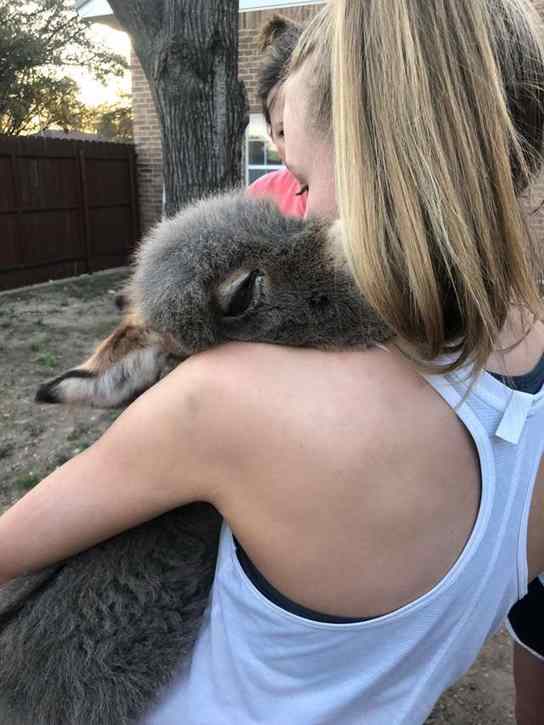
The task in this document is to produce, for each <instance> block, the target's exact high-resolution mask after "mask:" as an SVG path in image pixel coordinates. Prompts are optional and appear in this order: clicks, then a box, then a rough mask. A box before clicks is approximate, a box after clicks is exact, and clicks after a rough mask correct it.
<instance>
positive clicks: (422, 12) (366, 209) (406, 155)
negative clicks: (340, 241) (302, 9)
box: [293, 0, 544, 370]
mask: <svg viewBox="0 0 544 725" xmlns="http://www.w3.org/2000/svg"><path fill="white" fill-rule="evenodd" d="M319 23H320V24H321V27H320V35H321V37H322V38H323V36H324V35H326V36H327V41H326V42H320V41H319V38H318V37H317V34H316V33H315V28H316V27H317V21H316V23H314V26H313V27H314V32H313V36H311V35H307V36H306V37H303V38H302V40H301V45H300V46H299V52H298V53H297V54H296V55H295V58H294V60H293V64H294V67H295V68H296V67H297V66H299V65H300V64H301V63H302V62H303V61H304V60H305V59H307V58H308V57H310V56H311V55H313V56H314V60H315V62H316V63H318V64H319V65H320V66H321V65H324V66H326V67H332V74H331V77H330V81H329V84H330V87H331V88H332V128H333V132H334V141H335V151H336V173H337V197H338V204H339V211H340V217H341V219H342V221H343V224H344V227H345V252H346V256H347V259H348V261H349V264H350V267H351V270H352V272H353V275H354V277H355V279H356V281H357V283H358V285H359V287H360V289H361V292H362V293H363V294H364V296H365V298H366V299H367V300H368V302H369V303H370V304H371V305H372V306H373V307H374V308H375V310H376V311H377V312H378V314H379V315H380V316H381V317H382V318H383V320H384V321H385V322H386V323H387V324H388V325H389V326H390V328H391V329H392V331H393V332H394V333H395V334H396V336H397V344H398V345H399V347H400V349H402V350H403V351H404V352H405V353H406V354H408V355H409V356H410V357H411V358H412V359H413V360H414V361H415V362H416V363H418V364H419V365H420V366H422V367H424V368H426V369H432V370H437V369H440V370H444V369H453V368H454V367H457V366H458V365H461V364H463V363H464V362H465V361H467V360H468V361H470V362H472V363H474V365H475V367H476V368H477V369H478V368H481V367H483V366H484V364H485V362H486V360H487V358H488V357H489V355H490V354H491V352H492V351H493V349H494V346H495V344H496V341H497V337H498V335H499V332H500V330H501V328H502V327H503V325H504V323H505V320H506V316H507V313H508V310H509V308H510V307H511V305H518V306H520V307H521V308H523V309H525V310H527V311H530V312H532V313H533V314H534V315H537V316H540V314H541V300H540V294H539V284H538V282H539V275H540V274H541V271H542V265H541V261H540V254H539V250H538V249H537V247H536V245H534V244H533V242H532V240H531V237H530V234H529V232H528V229H527V225H526V223H525V220H524V217H523V213H522V210H521V206H520V203H519V199H518V196H519V193H520V192H521V191H522V190H523V189H524V188H525V187H526V186H527V185H528V184H529V181H530V179H531V176H532V175H533V174H534V173H535V172H536V171H537V170H538V169H539V168H540V163H541V159H540V150H541V145H542V135H543V127H544V116H543V110H542V100H543V97H544V96H543V94H544V90H543V84H544V50H543V46H542V41H541V36H540V20H539V17H538V15H537V14H536V11H535V10H534V9H533V8H532V6H531V5H530V3H529V2H528V1H527V0H478V2H475V0H432V1H430V0H389V1H388V0H335V2H334V3H331V5H330V6H329V8H328V9H326V10H325V12H324V13H323V14H322V15H321V17H320V20H319ZM324 28H326V30H327V32H326V33H323V29H324ZM311 32H312V29H309V31H308V34H310V33H311ZM322 81H323V79H322ZM325 82H326V81H325ZM323 91H324V88H323V85H322V87H321V90H320V91H319V93H320V94H321V93H322V92H323ZM321 115H323V113H322V114H321ZM452 351H455V352H456V353H457V359H456V362H455V363H454V364H451V365H449V366H442V367H441V366H440V365H438V364H437V363H436V358H437V357H438V356H440V355H441V354H443V353H446V352H452Z"/></svg>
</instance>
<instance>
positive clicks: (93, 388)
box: [36, 314, 181, 408]
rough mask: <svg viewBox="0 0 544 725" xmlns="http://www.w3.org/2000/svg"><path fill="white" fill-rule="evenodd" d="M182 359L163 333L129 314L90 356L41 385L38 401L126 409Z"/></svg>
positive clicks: (37, 396) (37, 394) (37, 395)
mask: <svg viewBox="0 0 544 725" xmlns="http://www.w3.org/2000/svg"><path fill="white" fill-rule="evenodd" d="M180 361H181V360H180V357H179V356H176V355H174V354H173V352H172V347H171V346H169V345H168V341H167V340H166V339H165V338H164V337H162V336H160V335H158V334H157V333H155V332H153V331H151V330H150V329H149V328H147V327H145V326H144V325H143V324H141V323H140V322H139V321H138V320H137V319H136V318H135V316H133V315H130V314H129V315H127V317H126V319H125V320H124V321H123V322H122V323H121V325H119V327H117V328H116V329H115V330H114V332H113V333H112V334H111V335H110V336H109V337H107V338H106V339H105V340H104V341H103V342H102V343H101V344H100V345H99V346H98V348H97V350H96V351H95V352H94V353H93V354H92V355H91V357H90V358H88V360H86V361H85V362H84V363H82V364H81V365H79V366H78V367H75V368H72V369H70V370H68V371H66V372H65V373H63V374H62V375H59V376H58V377H56V378H54V379H53V380H49V381H47V382H46V383H44V384H43V385H41V386H40V387H39V388H38V391H37V393H36V402H38V403H60V404H64V405H69V404H79V405H85V406H91V407H95V408H119V407H124V406H126V405H128V404H129V403H131V402H132V401H133V400H134V399H135V398H137V397H138V396H139V395H141V394H142V393H143V392H145V391H146V390H147V389H148V388H150V387H151V386H152V385H154V384H155V383H156V382H157V381H158V380H160V379H161V378H163V377H164V376H165V375H167V374H168V373H169V372H170V371H171V370H172V369H173V368H174V367H175V366H176V365H177V364H178V363H179V362H180Z"/></svg>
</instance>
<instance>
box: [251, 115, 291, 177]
mask: <svg viewBox="0 0 544 725" xmlns="http://www.w3.org/2000/svg"><path fill="white" fill-rule="evenodd" d="M282 166H283V164H282V162H281V159H280V156H279V154H278V152H277V149H276V147H275V146H274V144H273V143H272V141H270V138H269V137H268V133H267V129H266V121H265V120H264V116H263V115H262V114H260V113H252V114H251V116H250V120H249V126H248V127H247V130H246V183H247V184H252V183H253V182H254V181H255V180H256V179H258V178H260V177H261V176H263V175H264V174H268V172H269V171H275V170H276V169H280V168H281V167H282Z"/></svg>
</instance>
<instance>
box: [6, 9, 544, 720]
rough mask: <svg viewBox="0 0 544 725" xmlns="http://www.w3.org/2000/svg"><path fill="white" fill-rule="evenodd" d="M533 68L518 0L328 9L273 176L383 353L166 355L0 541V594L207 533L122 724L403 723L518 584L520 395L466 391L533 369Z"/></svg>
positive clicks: (313, 37)
mask: <svg viewBox="0 0 544 725" xmlns="http://www.w3.org/2000/svg"><path fill="white" fill-rule="evenodd" d="M316 27H317V30H316ZM542 58H543V56H542V52H541V49H540V45H539V40H538V34H537V26H536V18H535V16H534V13H532V11H531V8H530V6H529V5H528V4H527V3H526V2H522V1H521V0H481V1H478V2H474V0H466V1H463V0H433V1H432V2H431V1H430V0H390V1H388V0H335V1H334V2H331V3H330V5H329V6H328V8H327V9H326V11H325V13H324V14H323V16H322V17H321V18H320V19H319V21H318V23H317V26H313V28H311V29H310V30H309V31H308V33H307V35H306V36H305V37H304V39H303V42H302V45H301V46H300V54H299V57H298V59H296V60H295V66H294V69H293V75H292V77H291V78H290V79H289V81H288V83H287V86H286V108H285V118H284V123H285V133H286V153H287V163H288V165H289V168H292V169H293V170H295V171H296V173H297V175H298V177H299V180H300V181H301V182H302V183H304V184H307V185H308V187H309V198H308V203H309V206H310V209H311V210H312V212H313V213H314V214H325V215H332V216H335V215H336V213H337V209H336V204H335V191H336V198H337V199H338V210H339V214H340V219H341V225H339V229H338V233H339V235H341V236H342V238H343V239H344V245H345V252H346V258H347V260H348V263H349V264H350V266H351V268H352V270H353V274H354V276H355V278H356V279H357V281H358V283H359V285H360V287H361V291H362V293H363V294H365V295H366V296H367V297H368V299H369V300H370V301H371V303H372V304H373V305H374V306H375V308H376V309H377V310H378V312H379V313H380V314H381V315H382V317H383V318H384V320H386V322H387V323H388V324H389V325H390V326H391V328H392V330H393V331H394V333H395V340H394V344H391V345H390V346H389V348H388V349H382V348H379V349H378V348H374V349H371V350H367V351H364V352H361V351H349V352H328V353H326V352H318V351H311V350H298V349H288V348H279V347H270V346H267V345H245V344H244V345H242V344H236V345H227V346H225V347H223V348H221V349H218V350H214V351H211V352H209V353H205V354H202V355H199V356H196V357H194V358H191V359H190V360H189V361H188V362H187V363H184V364H183V365H181V366H180V367H179V368H177V369H176V370H175V371H174V372H173V373H172V374H171V375H170V376H168V377H167V378H166V379H164V380H163V381H162V382H161V383H159V384H158V385H157V386H155V387H154V388H153V389H152V390H151V391H150V392H149V393H147V394H146V395H144V396H143V397H142V398H141V399H139V400H138V401H136V403H134V404H133V405H132V406H131V407H130V408H129V409H128V410H127V411H126V412H125V414H124V415H123V416H121V418H120V419H119V420H118V421H117V422H116V423H115V424H114V425H113V426H112V428H111V429H110V430H109V431H108V432H107V433H106V434H105V436H104V437H103V438H102V439H101V440H100V441H98V443H96V444H95V446H93V447H92V448H91V449H89V450H88V451H87V452H85V453H83V454H81V455H80V456H78V457H77V458H75V459H73V460H72V461H70V462H69V463H67V464H66V465H65V466H64V467H63V468H61V469H59V470H58V471H57V472H55V473H54V474H52V476H50V477H49V478H48V479H46V480H45V481H44V482H42V484H40V486H38V487H37V488H36V489H35V490H34V491H33V492H31V493H30V494H28V495H27V496H26V497H25V498H24V499H23V500H22V501H21V502H20V503H19V504H16V505H15V506H14V507H13V508H12V509H11V510H10V511H8V512H7V513H6V514H5V515H4V516H3V517H2V518H0V580H1V579H8V578H10V577H11V576H15V575H17V574H19V573H20V572H21V571H24V570H26V569H33V568H38V567H40V566H43V565H44V564H46V563H48V562H50V561H53V560H55V559H59V558H62V557H65V556H67V555H68V554H71V553H73V552H74V551H76V550H79V549H82V548H84V547H86V546H89V545H91V544H93V543H95V542H96V541H97V540H100V539H104V538H106V537H108V536H111V535H112V534H114V533H116V532H118V531H119V530H121V529H123V528H126V527H130V526H133V525H135V524H137V523H139V522H140V521H142V520H144V519H147V518H150V517H152V516H154V515H157V514H159V513H161V512H163V511H165V510H167V509H169V508H173V507H175V506H178V505H180V504H182V503H186V502H188V501H193V500H197V499H200V500H202V499H204V500H208V501H211V502H212V503H213V504H214V505H215V506H216V507H217V508H218V509H219V510H220V511H221V513H222V514H223V516H224V517H225V522H226V523H225V525H224V528H223V531H222V536H221V544H220V550H219V558H218V566H217V571H216V576H215V581H214V586H213V591H212V599H211V602H210V606H209V609H208V612H207V616H206V618H205V621H204V624H203V627H202V630H201V633H200V636H199V639H198V641H197V644H196V648H195V651H194V656H193V659H192V662H191V665H190V667H188V668H187V669H186V670H185V671H184V672H182V673H180V675H179V678H178V679H177V680H176V682H174V683H172V687H171V689H170V691H169V692H167V693H165V695H164V699H163V701H162V703H161V704H160V705H159V707H158V708H157V710H156V712H154V713H153V714H152V715H150V717H149V719H148V720H147V723H148V725H167V724H173V723H201V724H204V723H205V724H206V725H232V723H240V724H244V725H250V723H256V722H259V723H269V724H270V725H272V724H274V725H278V724H279V723H281V724H283V723H292V724H294V725H317V724H318V723H320V724H325V723H327V724H331V725H332V723H334V725H355V724H356V723H357V724H359V723H365V725H383V723H394V724H395V725H401V724H402V725H417V723H423V722H424V720H425V719H426V717H427V716H428V714H429V713H430V711H431V709H432V707H433V705H434V703H435V701H436V700H437V698H438V697H439V696H440V694H441V693H442V692H443V690H444V689H445V688H446V687H448V686H449V685H450V684H452V683H453V682H454V681H455V680H456V679H457V678H458V677H459V676H460V675H461V674H463V672H464V671H465V670H466V669H467V668H468V667H469V666H470V664H471V663H472V661H473V660H474V658H475V657H476V655H477V653H478V651H479V649H480V647H481V645H482V643H483V642H484V641H485V639H486V637H487V636H488V635H489V634H490V633H491V632H493V631H494V630H495V629H496V628H497V627H498V626H499V624H500V623H501V621H502V620H503V618H504V617H505V616H506V614H507V612H508V610H509V609H510V607H511V606H512V604H513V603H514V602H516V601H517V600H518V599H520V598H521V597H522V596H523V595H524V594H525V591H526V589H527V582H528V579H529V578H534V577H535V576H536V575H537V574H538V573H539V572H541V571H544V505H543V498H544V496H543V494H542V490H543V488H544V467H542V466H541V465H540V462H541V458H542V454H543V451H544V432H543V431H544V393H542V392H538V391H537V392H536V393H534V394H533V393H529V392H520V391H519V390H517V389H514V388H512V387H508V386H507V385H505V383H504V378H502V379H501V380H499V379H497V378H496V377H494V376H493V375H491V374H490V373H488V372H484V369H485V370H494V371H495V372H496V374H497V375H500V374H502V375H507V376H509V379H513V380H514V381H515V380H516V378H517V377H518V376H521V375H524V374H525V373H527V372H529V371H531V370H532V369H533V368H535V366H537V365H538V363H539V361H540V359H541V358H542V356H543V354H544V326H543V325H542V324H541V323H540V322H539V321H538V316H539V307H538V303H539V298H538V289H537V281H536V280H537V277H538V267H537V261H536V255H535V254H534V250H533V249H532V246H531V244H530V242H529V239H528V236H527V234H526V233H525V229H524V224H523V219H522V216H521V212H520V209H519V205H518V201H517V197H518V195H519V192H520V191H521V190H522V188H523V187H524V186H525V185H526V184H527V181H528V178H529V176H530V172H531V171H533V170H536V167H537V165H538V164H537V160H536V159H537V152H538V151H539V150H540V144H541V140H542V126H543V124H542V115H541V113H540V95H541V91H540V89H541V86H542V80H543V76H544V73H543V70H542V69H543V65H544V64H543V61H542ZM308 88H310V92H308ZM312 88H313V91H312ZM331 98H332V124H331V123H329V122H328V120H330V110H329V109H330V104H329V99H331ZM316 107H317V108H319V109H320V113H318V114H316V113H315V112H314V111H315V109H316ZM327 115H328V116H329V119H327ZM302 136H304V143H300V142H298V141H300V139H301V138H302ZM335 180H336V183H335ZM339 263H342V258H341V257H339ZM431 372H432V373H433V374H430V373H431ZM543 378H544V375H543ZM539 382H540V385H539V388H540V387H541V386H542V382H543V381H539ZM234 537H235V538H234Z"/></svg>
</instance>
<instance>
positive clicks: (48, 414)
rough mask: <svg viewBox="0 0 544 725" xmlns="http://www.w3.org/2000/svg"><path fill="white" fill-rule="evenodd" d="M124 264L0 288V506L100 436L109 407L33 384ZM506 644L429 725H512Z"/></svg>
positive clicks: (69, 354)
mask: <svg viewBox="0 0 544 725" xmlns="http://www.w3.org/2000/svg"><path fill="white" fill-rule="evenodd" d="M125 279H126V274H125V273H124V272H119V271H116V272H113V273H104V274H96V275H93V276H85V277H80V278H79V279H77V280H70V281H66V282H63V283H52V284H49V285H45V286H43V285H42V286H38V287H34V288H26V289H24V290H17V291H14V292H10V293H3V294H0V510H1V509H2V508H5V507H6V506H8V505H9V504H10V503H12V502H13V501H15V500H16V499H17V498H18V497H19V496H21V495H22V494H23V493H25V491H27V490H28V489H29V488H31V487H32V486H33V485H35V484H36V483H37V482H38V481H39V480H40V479H41V478H43V477H44V476H45V475H46V474H47V473H49V472H50V471H52V470H54V469H55V468H56V467H57V466H59V465H61V464H62V463H64V462H65V461H67V460H69V459H70V458H71V457H72V456H74V455H76V454H77V453H79V452H80V451H82V450H83V449H84V448H86V447H88V446H89V445H91V443H92V442H93V441H94V440H96V438H97V437H99V436H100V435H101V434H102V432H103V431H104V430H105V429H106V428H107V427H108V426H109V425H110V424H111V422H112V421H113V420H114V419H115V417H116V415H117V413H116V412H112V411H100V410H86V409H83V408H63V407H59V406H51V405H38V404H36V403H34V402H33V399H34V394H35V391H36V388H37V386H38V385H39V384H40V383H42V382H44V381H45V380H48V379H49V378H52V377H55V376H56V375H59V374H61V373H62V372H64V371H65V370H67V369H69V368H70V367H72V366H74V365H77V364H78V363H80V362H81V361H83V360H84V359H85V357H86V356H87V355H88V354H89V353H90V352H92V350H93V348H94V346H95V345H96V343H97V342H98V341H99V340H101V339H102V338H103V337H105V336H106V335H107V334H109V332H111V330H112V329H113V327H114V326H115V324H116V323H117V321H118V319H119V313H118V312H117V310H116V309H115V306H114V294H115V292H117V291H118V290H119V289H120V288H121V287H122V285H123V283H124V281H125ZM511 656H512V648H511V644H510V641H509V639H508V637H507V635H506V634H505V632H504V631H502V632H500V633H499V634H498V635H497V636H495V637H494V638H493V639H492V640H491V641H490V642H489V643H488V645H487V646H486V647H485V649H484V650H483V651H482V653H481V655H480V657H479V659H478V661H477V662H476V664H475V665H474V666H473V668H472V669H471V670H470V672H469V673H468V674H467V675H466V676H465V677H464V678H463V679H462V680H461V681H460V682H459V683H458V684H457V685H456V686H455V687H454V688H452V689H451V690H449V691H448V692H447V693H446V694H445V695H444V696H443V697H442V699H441V700H440V701H439V703H438V704H437V705H436V707H435V709H434V711H433V713H432V715H431V717H430V718H429V720H428V725H511V724H513V723H514V718H513V714H512V713H513V686H512V675H511Z"/></svg>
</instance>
